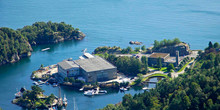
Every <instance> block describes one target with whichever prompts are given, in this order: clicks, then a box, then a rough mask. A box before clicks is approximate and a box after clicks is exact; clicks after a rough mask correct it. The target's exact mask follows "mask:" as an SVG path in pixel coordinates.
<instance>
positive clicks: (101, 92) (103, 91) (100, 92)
mask: <svg viewBox="0 0 220 110" xmlns="http://www.w3.org/2000/svg"><path fill="white" fill-rule="evenodd" d="M98 94H107V91H106V90H99V92H98Z"/></svg>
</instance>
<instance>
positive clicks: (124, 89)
mask: <svg viewBox="0 0 220 110" xmlns="http://www.w3.org/2000/svg"><path fill="white" fill-rule="evenodd" d="M120 90H121V91H127V90H128V89H127V88H124V87H121V88H120Z"/></svg>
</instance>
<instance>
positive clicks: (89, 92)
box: [84, 90, 95, 96]
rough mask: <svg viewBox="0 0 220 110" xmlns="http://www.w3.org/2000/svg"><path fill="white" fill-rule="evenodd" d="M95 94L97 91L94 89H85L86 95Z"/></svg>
mask: <svg viewBox="0 0 220 110" xmlns="http://www.w3.org/2000/svg"><path fill="white" fill-rule="evenodd" d="M94 94H95V91H94V90H88V91H85V92H84V95H85V96H93V95H94Z"/></svg>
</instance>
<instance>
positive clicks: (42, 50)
mask: <svg viewBox="0 0 220 110" xmlns="http://www.w3.org/2000/svg"><path fill="white" fill-rule="evenodd" d="M49 49H50V48H45V49H42V50H41V51H42V52H43V51H46V50H49Z"/></svg>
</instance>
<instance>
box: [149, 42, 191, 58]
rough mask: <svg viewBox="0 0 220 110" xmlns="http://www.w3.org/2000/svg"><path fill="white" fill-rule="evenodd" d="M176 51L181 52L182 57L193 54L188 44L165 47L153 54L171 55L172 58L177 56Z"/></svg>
mask: <svg viewBox="0 0 220 110" xmlns="http://www.w3.org/2000/svg"><path fill="white" fill-rule="evenodd" d="M176 51H179V55H180V56H185V55H189V54H191V50H190V47H189V45H188V44H186V43H179V44H177V45H174V46H165V47H161V48H159V49H157V50H153V52H161V53H170V56H176Z"/></svg>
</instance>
